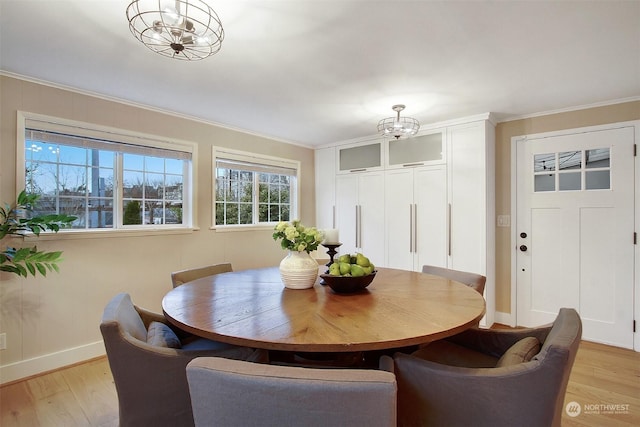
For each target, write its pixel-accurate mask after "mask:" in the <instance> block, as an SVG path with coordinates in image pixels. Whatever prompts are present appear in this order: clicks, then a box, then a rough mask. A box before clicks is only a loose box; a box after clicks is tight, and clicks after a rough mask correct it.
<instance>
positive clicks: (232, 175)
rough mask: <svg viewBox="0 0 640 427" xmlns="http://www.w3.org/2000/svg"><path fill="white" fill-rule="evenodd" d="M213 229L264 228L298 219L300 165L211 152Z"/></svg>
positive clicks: (270, 158) (229, 152)
mask: <svg viewBox="0 0 640 427" xmlns="http://www.w3.org/2000/svg"><path fill="white" fill-rule="evenodd" d="M214 164H215V165H216V167H215V203H214V211H215V215H214V218H215V224H214V225H215V226H225V225H242V226H247V225H261V224H264V225H267V224H273V223H275V222H278V221H289V220H291V219H293V218H296V217H297V200H298V196H297V180H298V169H299V162H296V161H291V160H284V159H277V158H272V157H266V156H259V155H255V154H249V153H241V152H237V151H230V150H229V151H228V150H217V151H215V150H214Z"/></svg>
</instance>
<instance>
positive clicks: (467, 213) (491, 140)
mask: <svg viewBox="0 0 640 427" xmlns="http://www.w3.org/2000/svg"><path fill="white" fill-rule="evenodd" d="M447 138H448V143H449V144H448V150H449V156H448V161H447V169H448V173H449V188H448V193H449V206H450V212H449V227H448V232H449V234H450V237H449V248H448V253H449V259H448V261H449V262H448V266H449V268H451V269H454V270H463V271H468V272H472V273H478V274H482V275H484V276H486V277H487V283H486V285H485V291H484V298H485V300H486V302H487V310H486V311H487V315H486V317H485V319H483V320H482V321H481V322H480V324H481V325H483V326H487V325H491V324H493V316H494V312H495V259H494V254H495V234H496V233H495V197H494V191H493V190H494V188H495V168H494V163H495V162H494V158H495V148H494V147H495V128H494V127H493V125H492V124H491V123H490V122H489V121H487V120H482V121H478V122H472V123H469V124H465V125H458V126H452V127H450V128H448V129H447Z"/></svg>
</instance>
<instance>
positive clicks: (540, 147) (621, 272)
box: [515, 127, 635, 348]
mask: <svg viewBox="0 0 640 427" xmlns="http://www.w3.org/2000/svg"><path fill="white" fill-rule="evenodd" d="M633 145H634V128H633V127H620V128H614V129H606V130H598V131H590V132H582V133H574V134H565V135H561V136H550V137H535V138H527V139H525V140H523V141H518V143H517V162H518V164H517V167H518V174H517V191H518V192H517V197H516V198H517V201H516V204H517V219H516V230H515V231H516V239H517V240H516V241H517V254H518V255H517V260H516V262H517V264H516V268H517V276H516V277H517V297H516V300H517V316H516V317H517V319H516V321H517V324H518V325H522V326H536V325H541V324H545V323H549V322H552V321H553V320H554V319H555V317H556V315H557V313H558V310H559V309H560V308H561V307H572V308H575V309H576V310H577V311H578V312H579V313H580V316H581V318H582V322H583V338H584V339H586V340H591V341H597V342H602V343H607V344H611V345H616V346H620V347H626V348H633V311H634V306H633V298H634V294H633V289H634V285H633V284H634V215H635V213H634V186H635V181H634V158H633V149H634V147H633Z"/></svg>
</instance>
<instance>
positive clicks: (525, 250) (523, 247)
mask: <svg viewBox="0 0 640 427" xmlns="http://www.w3.org/2000/svg"><path fill="white" fill-rule="evenodd" d="M527 249H528V248H527V246H526V245H520V250H521V251H522V252H527Z"/></svg>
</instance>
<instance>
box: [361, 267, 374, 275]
mask: <svg viewBox="0 0 640 427" xmlns="http://www.w3.org/2000/svg"><path fill="white" fill-rule="evenodd" d="M362 269H363V270H364V274H371V273H373V268H372V267H371V266H368V267H362Z"/></svg>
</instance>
